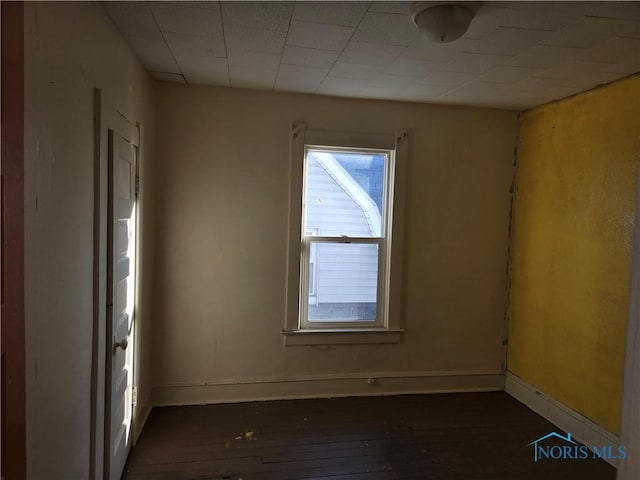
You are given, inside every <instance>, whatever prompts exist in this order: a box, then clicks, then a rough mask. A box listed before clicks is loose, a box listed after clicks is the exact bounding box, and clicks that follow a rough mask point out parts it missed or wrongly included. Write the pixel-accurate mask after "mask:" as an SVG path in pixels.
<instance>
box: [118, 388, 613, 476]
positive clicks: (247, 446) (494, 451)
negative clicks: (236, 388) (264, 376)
mask: <svg viewBox="0 0 640 480" xmlns="http://www.w3.org/2000/svg"><path fill="white" fill-rule="evenodd" d="M554 430H557V429H556V428H555V427H554V426H553V425H552V424H551V423H549V422H547V421H546V420H544V419H543V418H542V417H540V416H538V415H537V414H535V413H533V412H532V411H531V410H529V409H528V408H527V407H525V406H524V405H522V404H520V403H519V402H517V401H516V400H514V399H513V398H511V397H510V396H508V395H507V394H506V393H502V392H493V393H461V394H442V395H441V394H438V395H403V396H393V397H365V398H353V397H352V398H336V399H323V400H293V401H278V402H253V403H241V404H226V405H207V406H193V407H167V408H155V409H153V411H152V413H151V416H150V418H149V420H148V421H147V424H146V426H145V428H144V431H143V433H142V436H141V437H140V440H139V442H138V445H137V446H136V447H135V448H134V449H133V451H132V453H131V456H130V458H129V462H128V464H127V467H126V473H125V477H124V478H126V479H128V480H142V479H148V480H151V479H171V480H179V479H210V480H214V479H230V480H239V479H242V480H256V479H261V480H266V479H271V480H287V479H313V480H320V479H324V480H328V479H331V480H387V479H420V480H429V479H433V480H436V479H438V480H454V479H455V480H473V479H482V480H484V479H486V480H499V479H509V480H529V479H544V480H555V479H558V480H560V479H562V480H572V479H575V480H596V479H598V480H613V479H615V469H614V468H613V467H611V466H609V465H608V464H607V463H605V462H604V461H602V460H593V459H589V460H549V459H545V460H541V461H538V462H537V463H534V461H533V447H527V446H526V445H527V444H528V443H529V442H531V441H533V440H535V439H536V438H538V437H540V436H542V435H544V434H547V433H549V432H550V431H554Z"/></svg>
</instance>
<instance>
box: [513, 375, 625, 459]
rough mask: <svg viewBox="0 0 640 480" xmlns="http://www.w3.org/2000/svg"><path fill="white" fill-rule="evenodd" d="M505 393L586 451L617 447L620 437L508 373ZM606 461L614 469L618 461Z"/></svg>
mask: <svg viewBox="0 0 640 480" xmlns="http://www.w3.org/2000/svg"><path fill="white" fill-rule="evenodd" d="M505 391H506V392H507V393H508V394H509V395H511V396H512V397H513V398H515V399H516V400H518V401H519V402H521V403H523V404H525V405H526V406H527V407H529V408H530V409H531V410H533V411H534V412H536V413H537V414H538V415H540V416H542V417H544V418H546V419H547V420H549V421H550V422H551V423H553V424H554V425H556V426H557V427H558V428H560V429H562V430H564V431H565V432H570V433H571V436H572V437H573V438H575V439H576V440H577V441H579V442H580V443H583V444H585V445H587V446H588V447H590V446H593V445H596V446H600V445H612V446H614V447H617V446H618V444H619V442H620V439H619V437H618V436H617V435H615V434H614V433H611V432H610V431H608V430H606V429H605V428H602V427H601V426H600V425H598V424H596V423H594V422H592V421H591V420H589V419H588V418H587V417H585V416H584V415H581V414H580V413H578V412H576V411H575V410H572V409H571V408H569V407H567V406H566V405H564V404H563V403H560V402H559V401H557V400H555V399H554V398H552V397H550V396H549V395H547V394H546V393H544V392H541V391H539V390H538V389H537V388H536V387H534V386H533V385H531V384H529V383H527V382H525V381H524V380H522V379H521V378H520V377H518V376H516V375H514V374H513V373H511V372H507V374H506V378H505ZM605 460H606V461H607V462H608V463H609V464H611V465H613V466H614V467H617V463H618V462H617V460H613V459H605Z"/></svg>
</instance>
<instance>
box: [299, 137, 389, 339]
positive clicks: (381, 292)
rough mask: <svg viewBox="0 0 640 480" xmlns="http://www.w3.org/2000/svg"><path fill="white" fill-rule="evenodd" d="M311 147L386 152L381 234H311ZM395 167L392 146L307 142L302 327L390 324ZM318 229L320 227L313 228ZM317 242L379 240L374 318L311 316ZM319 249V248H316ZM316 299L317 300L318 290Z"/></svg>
mask: <svg viewBox="0 0 640 480" xmlns="http://www.w3.org/2000/svg"><path fill="white" fill-rule="evenodd" d="M310 151H324V152H328V153H333V152H342V153H371V154H381V155H385V156H386V160H385V164H384V181H385V183H384V188H383V194H382V205H383V208H382V211H381V212H380V214H381V222H382V225H381V229H380V236H377V237H373V236H372V237H355V236H341V237H337V236H324V235H308V234H307V232H308V231H309V230H311V229H310V228H309V227H308V226H307V225H306V215H305V210H306V208H305V207H306V205H305V199H306V198H307V188H308V185H307V175H306V174H305V170H306V169H307V168H308V161H309V160H308V156H309V152H310ZM394 171H395V151H394V150H390V149H380V148H359V147H348V148H347V147H329V146H326V145H309V144H306V145H305V146H304V159H303V170H302V174H303V185H302V215H301V219H300V221H301V223H302V228H301V231H302V232H304V233H305V234H304V235H302V238H301V240H300V250H301V254H300V308H299V320H298V325H299V328H300V329H301V330H336V331H339V330H344V329H354V328H355V329H363V330H364V329H366V330H369V329H375V328H387V327H388V320H389V315H388V309H387V305H388V303H389V301H388V294H389V292H388V288H387V282H386V281H385V279H386V272H387V271H388V270H389V265H388V260H389V257H390V251H389V250H390V248H389V247H390V246H391V242H389V241H388V238H389V234H390V229H391V227H392V225H393V195H392V192H393V181H394ZM314 230H316V231H317V229H314ZM312 242H314V243H316V244H351V245H353V244H376V245H378V271H377V285H376V318H375V319H374V320H373V321H348V320H340V321H336V322H322V321H311V320H309V296H310V293H309V271H308V265H309V263H310V257H311V243H312ZM316 250H317V248H316ZM315 293H316V302H317V292H315Z"/></svg>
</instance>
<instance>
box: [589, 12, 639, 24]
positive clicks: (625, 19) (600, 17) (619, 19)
mask: <svg viewBox="0 0 640 480" xmlns="http://www.w3.org/2000/svg"><path fill="white" fill-rule="evenodd" d="M584 17H585V18H595V19H596V20H616V21H620V22H634V23H640V20H638V19H636V18H624V17H608V16H605V15H589V14H586V15H584Z"/></svg>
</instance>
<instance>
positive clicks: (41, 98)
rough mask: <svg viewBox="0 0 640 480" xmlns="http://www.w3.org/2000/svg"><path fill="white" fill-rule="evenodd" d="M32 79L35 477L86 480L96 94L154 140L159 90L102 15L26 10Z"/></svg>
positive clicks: (144, 389)
mask: <svg viewBox="0 0 640 480" xmlns="http://www.w3.org/2000/svg"><path fill="white" fill-rule="evenodd" d="M25 76H26V81H25V82H26V94H25V95H26V100H25V102H26V107H25V108H26V120H25V122H26V125H25V178H26V193H25V196H26V198H25V201H26V211H25V220H26V238H25V242H26V348H27V361H26V362H27V372H26V374H27V457H28V458H27V461H28V475H29V478H34V479H44V478H46V479H65V480H68V479H79V478H87V477H88V475H89V450H90V447H89V445H90V391H91V355H92V323H93V313H92V312H93V310H92V309H93V307H92V306H93V301H92V285H93V283H92V275H93V268H92V261H93V123H92V122H93V89H94V87H98V88H100V89H102V93H103V98H104V100H105V106H111V107H112V108H115V109H118V110H119V111H120V112H122V113H123V114H124V115H125V116H126V117H128V118H129V119H131V120H132V121H141V122H142V123H143V124H144V125H145V126H146V127H147V128H146V131H147V133H148V134H149V135H152V132H153V129H152V127H153V125H152V120H153V109H152V107H153V102H152V93H153V91H152V83H151V80H150V79H149V77H148V75H147V74H146V73H145V72H144V70H143V68H142V67H141V66H140V64H139V62H138V61H137V60H136V59H135V57H134V56H133V54H132V53H131V52H130V51H129V49H128V47H127V45H126V44H125V42H124V40H123V39H122V38H121V36H120V35H119V34H118V32H117V31H116V30H115V28H114V27H113V25H112V24H111V21H110V20H109V18H108V16H107V15H106V13H105V12H104V11H103V8H102V6H101V5H100V4H98V3H72V2H70V3H32V2H26V3H25ZM148 153H149V155H148V158H147V159H146V160H147V161H148V162H149V161H151V157H152V155H151V152H148ZM150 218H151V217H150V216H147V220H146V222H147V225H145V228H148V227H149V225H150V224H149V223H148V222H149V220H150ZM148 287H149V286H147V289H146V290H145V296H144V297H145V299H144V300H143V310H144V309H145V308H146V310H147V311H148V308H147V305H146V302H148V298H149V294H150V289H149V288H148ZM146 318H147V317H145V319H146ZM146 327H147V325H144V326H143V328H142V329H143V334H144V330H145V329H146ZM146 337H147V338H149V337H150V334H148V333H147V335H146ZM149 353H150V349H149V343H148V342H147V343H145V344H143V345H142V346H141V350H140V355H141V360H140V362H139V366H141V368H142V369H143V371H142V375H141V381H142V384H141V386H140V391H141V395H140V403H141V406H143V405H144V404H146V405H148V403H149V385H148V382H145V378H147V379H148V378H149V375H148V374H147V375H145V373H144V368H148V366H147V367H145V366H144V359H145V357H148V356H149ZM147 359H148V358H147ZM147 363H148V362H147Z"/></svg>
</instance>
